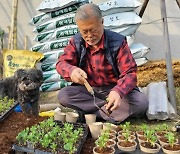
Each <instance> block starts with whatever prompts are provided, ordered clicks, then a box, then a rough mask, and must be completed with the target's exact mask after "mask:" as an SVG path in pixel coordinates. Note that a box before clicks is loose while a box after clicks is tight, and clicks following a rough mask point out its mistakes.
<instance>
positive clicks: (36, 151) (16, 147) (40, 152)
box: [12, 121, 88, 154]
mask: <svg viewBox="0 0 180 154" xmlns="http://www.w3.org/2000/svg"><path fill="white" fill-rule="evenodd" d="M55 122H56V123H57V124H58V125H59V126H60V127H63V126H64V123H63V122H61V121H55ZM71 124H73V126H74V129H77V128H79V127H82V128H83V135H82V136H81V137H80V138H79V140H78V143H77V146H76V149H77V150H76V152H75V154H80V152H81V150H82V147H83V144H84V142H85V141H86V138H87V135H88V126H87V125H86V124H82V123H71ZM12 149H13V150H15V151H18V152H25V153H33V154H53V153H51V152H48V151H44V150H41V149H35V148H34V149H33V148H29V147H25V146H21V145H18V144H16V143H15V144H13V145H12ZM64 153H65V154H68V152H67V151H66V152H64Z"/></svg>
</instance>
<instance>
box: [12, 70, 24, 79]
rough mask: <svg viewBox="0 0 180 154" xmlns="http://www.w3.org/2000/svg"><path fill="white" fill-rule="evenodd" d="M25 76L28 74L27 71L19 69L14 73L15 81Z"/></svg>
mask: <svg viewBox="0 0 180 154" xmlns="http://www.w3.org/2000/svg"><path fill="white" fill-rule="evenodd" d="M25 74H26V71H25V70H24V69H18V70H17V71H15V72H14V77H15V79H18V78H20V77H22V76H23V75H25Z"/></svg>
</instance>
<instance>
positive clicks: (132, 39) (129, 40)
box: [126, 35, 135, 46]
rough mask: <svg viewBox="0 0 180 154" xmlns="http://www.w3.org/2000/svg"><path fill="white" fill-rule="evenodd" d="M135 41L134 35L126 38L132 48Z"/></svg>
mask: <svg viewBox="0 0 180 154" xmlns="http://www.w3.org/2000/svg"><path fill="white" fill-rule="evenodd" d="M134 39H135V36H134V35H128V36H126V40H127V43H128V46H131V44H132V43H133V42H134Z"/></svg>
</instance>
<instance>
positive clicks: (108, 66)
mask: <svg viewBox="0 0 180 154" xmlns="http://www.w3.org/2000/svg"><path fill="white" fill-rule="evenodd" d="M75 21H76V24H77V26H78V28H79V32H80V33H78V34H76V35H75V36H73V37H72V38H71V40H70V42H69V44H68V45H67V46H66V47H65V48H64V54H63V55H61V56H60V58H59V60H58V62H57V64H56V69H57V71H58V73H59V74H60V75H61V76H63V77H64V79H65V80H67V81H71V82H73V83H72V85H71V86H67V87H64V88H62V89H61V90H60V91H59V94H58V99H59V101H60V103H61V104H62V105H63V106H66V107H69V108H73V109H75V110H79V111H83V112H84V113H95V114H96V115H97V117H100V118H103V119H104V120H108V121H118V122H121V121H123V120H125V119H126V118H128V117H129V116H135V117H137V116H139V115H143V114H144V113H145V112H146V110H147V108H148V100H147V98H146V97H145V95H144V94H143V93H141V92H140V91H139V89H138V87H137V77H136V71H137V65H136V63H135V60H134V58H133V57H132V54H131V51H130V49H129V47H128V44H127V41H126V38H125V36H123V35H120V34H118V33H115V32H112V31H109V30H106V29H104V26H103V18H102V14H101V11H100V9H99V7H98V6H97V5H95V4H85V5H82V6H81V7H80V8H78V10H77V12H76V15H75ZM85 79H86V80H87V81H88V83H89V84H90V85H91V86H92V87H93V90H94V93H95V102H94V98H93V96H92V95H91V94H90V93H89V92H88V91H87V89H86V87H85V86H84V80H85ZM96 105H97V106H98V107H97V106H96ZM100 108H101V109H100Z"/></svg>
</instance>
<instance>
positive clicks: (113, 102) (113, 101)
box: [106, 91, 121, 111]
mask: <svg viewBox="0 0 180 154" xmlns="http://www.w3.org/2000/svg"><path fill="white" fill-rule="evenodd" d="M107 100H108V101H107V102H108V103H107V104H106V109H107V110H110V111H113V110H115V109H116V108H117V107H118V106H120V103H121V97H120V95H119V94H118V93H117V92H116V91H111V92H110V93H109V96H108V98H107Z"/></svg>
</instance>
